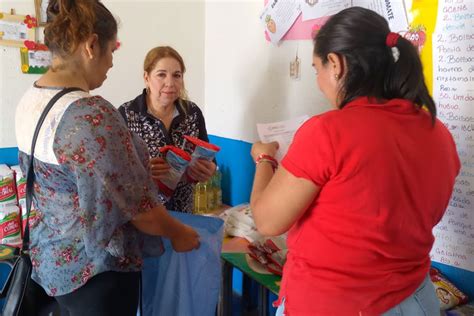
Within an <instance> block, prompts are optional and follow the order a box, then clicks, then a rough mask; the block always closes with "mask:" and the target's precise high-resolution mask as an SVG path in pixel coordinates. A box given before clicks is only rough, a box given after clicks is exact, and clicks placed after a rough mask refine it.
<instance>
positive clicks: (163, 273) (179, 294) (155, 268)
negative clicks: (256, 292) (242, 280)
mask: <svg viewBox="0 0 474 316" xmlns="http://www.w3.org/2000/svg"><path fill="white" fill-rule="evenodd" d="M170 214H171V215H172V216H173V217H175V218H177V219H178V220H180V221H181V222H183V223H185V224H187V225H190V226H192V227H193V228H194V229H195V230H196V231H197V232H198V233H199V235H200V241H201V246H200V247H199V249H198V250H193V251H191V252H184V253H177V252H175V251H173V248H172V247H171V243H170V241H169V240H168V239H166V238H163V245H164V248H165V252H164V254H163V255H162V256H161V257H157V258H146V259H145V261H144V266H143V271H142V280H143V282H142V283H143V298H142V304H143V305H142V306H143V316H154V315H202V316H206V315H209V316H214V315H215V312H216V306H217V301H218V297H219V291H220V284H221V277H222V275H221V260H220V255H221V246H222V237H223V224H224V223H223V221H222V220H221V219H219V218H215V217H207V216H199V215H193V214H186V213H178V212H171V211H170Z"/></svg>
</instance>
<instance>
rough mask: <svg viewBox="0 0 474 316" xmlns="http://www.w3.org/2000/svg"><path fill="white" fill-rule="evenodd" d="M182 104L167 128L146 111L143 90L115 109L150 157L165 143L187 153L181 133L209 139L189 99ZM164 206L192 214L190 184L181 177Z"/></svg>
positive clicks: (177, 108)
mask: <svg viewBox="0 0 474 316" xmlns="http://www.w3.org/2000/svg"><path fill="white" fill-rule="evenodd" d="M184 103H185V106H186V112H185V111H184V109H182V108H181V106H179V104H178V103H176V104H175V105H176V107H175V108H176V110H175V114H174V118H173V120H172V122H171V125H170V128H169V130H168V131H167V130H166V128H165V125H164V124H163V122H162V121H161V120H160V119H157V118H155V117H154V116H153V115H151V114H150V113H148V108H147V105H146V91H145V90H143V93H142V94H141V95H139V96H138V97H136V98H135V99H134V100H132V101H129V102H126V103H124V104H123V105H122V106H120V108H119V112H120V113H121V114H122V116H123V117H124V118H125V121H126V122H127V125H128V128H129V129H130V130H131V131H133V132H135V133H136V134H137V135H138V136H140V137H141V138H142V139H143V140H144V141H145V143H146V144H147V146H148V151H149V152H150V156H151V157H152V158H155V157H158V156H159V153H160V148H161V147H163V146H165V145H174V146H177V147H179V148H182V149H184V150H186V151H187V152H188V153H191V148H190V144H187V143H186V140H185V139H184V137H183V136H184V135H189V136H193V137H197V138H199V139H202V140H204V141H206V142H208V141H209V138H208V136H207V131H206V124H205V122H204V116H203V115H202V112H201V110H200V109H199V107H198V106H197V105H196V104H195V103H193V102H191V101H184ZM165 206H166V208H167V209H169V210H175V211H179V212H186V213H192V211H193V184H192V183H189V182H187V181H186V180H185V179H182V180H181V181H180V182H179V183H178V186H177V187H176V190H175V191H174V193H173V196H172V197H171V199H170V200H169V201H168V202H167V203H166V204H165Z"/></svg>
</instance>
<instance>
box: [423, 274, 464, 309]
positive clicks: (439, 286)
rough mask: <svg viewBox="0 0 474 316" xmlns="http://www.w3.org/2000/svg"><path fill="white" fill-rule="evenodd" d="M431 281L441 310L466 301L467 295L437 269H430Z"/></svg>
mask: <svg viewBox="0 0 474 316" xmlns="http://www.w3.org/2000/svg"><path fill="white" fill-rule="evenodd" d="M430 277H431V282H433V285H434V287H435V290H436V296H438V299H439V302H440V307H441V309H442V310H445V309H449V308H451V307H454V306H457V305H459V304H464V303H467V301H468V297H467V295H466V294H464V293H463V292H461V291H460V290H459V289H458V288H457V287H456V286H455V285H454V284H452V283H451V282H450V281H448V279H446V277H445V276H444V275H442V274H441V273H440V272H439V271H438V270H437V269H434V268H431V269H430Z"/></svg>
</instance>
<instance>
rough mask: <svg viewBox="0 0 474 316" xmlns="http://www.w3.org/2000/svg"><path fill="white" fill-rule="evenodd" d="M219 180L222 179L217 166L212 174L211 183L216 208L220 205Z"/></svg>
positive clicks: (220, 190)
mask: <svg viewBox="0 0 474 316" xmlns="http://www.w3.org/2000/svg"><path fill="white" fill-rule="evenodd" d="M221 181H222V173H221V171H220V170H219V167H217V169H216V172H215V173H214V176H213V185H212V186H213V191H214V207H215V208H216V209H218V208H219V207H221V206H222V187H221Z"/></svg>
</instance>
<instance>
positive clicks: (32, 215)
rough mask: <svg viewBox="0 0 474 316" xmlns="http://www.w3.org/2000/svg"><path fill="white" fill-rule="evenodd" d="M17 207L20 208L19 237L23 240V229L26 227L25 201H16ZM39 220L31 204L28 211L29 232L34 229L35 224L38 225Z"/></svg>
mask: <svg viewBox="0 0 474 316" xmlns="http://www.w3.org/2000/svg"><path fill="white" fill-rule="evenodd" d="M18 205H19V206H20V213H21V236H22V238H23V234H24V233H25V227H26V216H27V215H28V214H27V212H26V211H27V210H26V199H21V200H19V201H18ZM38 220H39V215H38V212H37V211H36V209H35V208H34V207H33V203H32V204H31V209H30V217H29V219H28V224H29V225H30V231H31V228H32V227H35V226H36V224H38Z"/></svg>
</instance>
